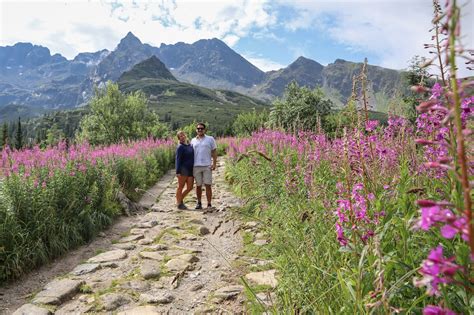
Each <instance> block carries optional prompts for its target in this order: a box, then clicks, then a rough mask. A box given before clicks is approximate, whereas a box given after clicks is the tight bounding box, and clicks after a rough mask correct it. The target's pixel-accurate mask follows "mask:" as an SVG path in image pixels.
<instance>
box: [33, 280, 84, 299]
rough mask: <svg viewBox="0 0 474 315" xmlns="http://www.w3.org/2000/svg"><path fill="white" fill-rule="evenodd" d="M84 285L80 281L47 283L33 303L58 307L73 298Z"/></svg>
mask: <svg viewBox="0 0 474 315" xmlns="http://www.w3.org/2000/svg"><path fill="white" fill-rule="evenodd" d="M84 283H85V282H84V281H80V280H70V279H62V280H54V281H52V282H50V283H48V284H47V285H46V286H45V288H44V290H43V291H41V292H39V293H38V294H37V295H36V297H35V298H34V300H33V303H35V304H52V305H59V304H61V303H62V302H64V301H65V300H67V299H69V298H70V297H72V296H74V295H75V294H76V292H77V291H79V288H80V287H81V285H83V284H84Z"/></svg>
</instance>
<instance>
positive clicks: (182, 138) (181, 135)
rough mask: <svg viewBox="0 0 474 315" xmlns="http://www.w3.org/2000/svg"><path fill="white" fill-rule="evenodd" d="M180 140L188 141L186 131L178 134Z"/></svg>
mask: <svg viewBox="0 0 474 315" xmlns="http://www.w3.org/2000/svg"><path fill="white" fill-rule="evenodd" d="M178 139H179V142H183V143H184V142H186V134H185V133H180V134H179V135H178Z"/></svg>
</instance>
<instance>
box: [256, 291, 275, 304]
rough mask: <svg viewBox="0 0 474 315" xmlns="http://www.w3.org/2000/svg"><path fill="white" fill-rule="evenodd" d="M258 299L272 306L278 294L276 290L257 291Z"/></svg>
mask: <svg viewBox="0 0 474 315" xmlns="http://www.w3.org/2000/svg"><path fill="white" fill-rule="evenodd" d="M257 299H258V300H259V301H260V302H262V303H263V304H264V305H265V306H266V307H270V306H273V304H274V303H275V302H276V294H275V293H274V292H271V293H265V292H260V293H257Z"/></svg>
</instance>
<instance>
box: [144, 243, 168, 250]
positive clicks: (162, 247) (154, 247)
mask: <svg viewBox="0 0 474 315" xmlns="http://www.w3.org/2000/svg"><path fill="white" fill-rule="evenodd" d="M167 249H168V246H166V245H164V244H155V245H151V246H148V247H147V248H145V250H167Z"/></svg>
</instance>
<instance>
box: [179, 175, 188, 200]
mask: <svg viewBox="0 0 474 315" xmlns="http://www.w3.org/2000/svg"><path fill="white" fill-rule="evenodd" d="M187 178H188V176H181V175H178V187H177V188H176V204H177V205H179V204H181V203H182V202H183V199H184V196H183V189H184V185H185V184H186V180H187Z"/></svg>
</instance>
